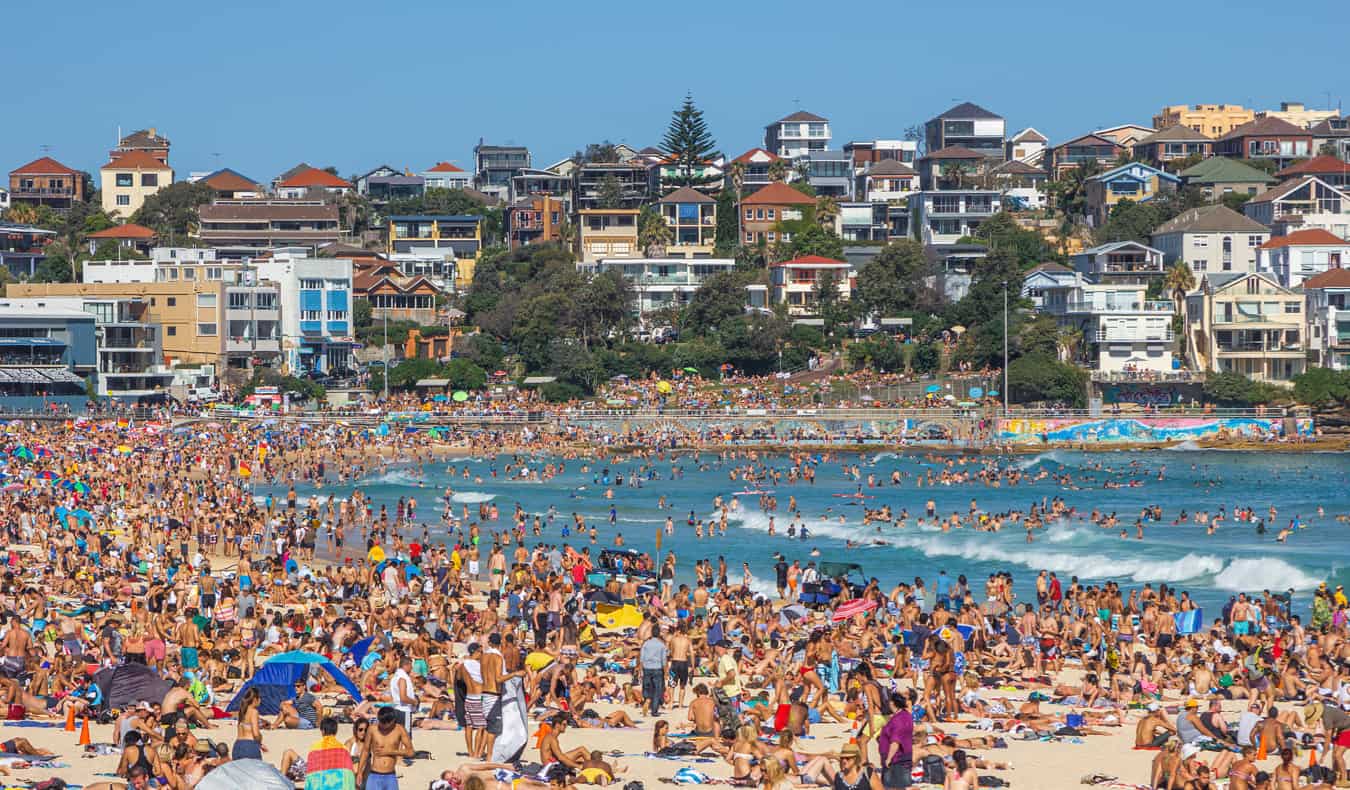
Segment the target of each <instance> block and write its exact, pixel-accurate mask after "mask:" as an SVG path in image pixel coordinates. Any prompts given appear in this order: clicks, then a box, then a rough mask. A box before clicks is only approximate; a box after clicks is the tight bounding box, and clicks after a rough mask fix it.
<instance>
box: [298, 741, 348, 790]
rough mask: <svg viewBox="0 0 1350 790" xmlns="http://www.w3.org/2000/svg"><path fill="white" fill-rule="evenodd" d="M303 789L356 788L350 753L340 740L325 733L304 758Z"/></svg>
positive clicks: (342, 789) (334, 789) (344, 789)
mask: <svg viewBox="0 0 1350 790" xmlns="http://www.w3.org/2000/svg"><path fill="white" fill-rule="evenodd" d="M305 790H356V771H355V769H354V768H353V767H352V755H351V753H350V752H348V751H347V747H345V746H343V745H342V741H339V740H338V739H337V738H335V737H333V736H331V735H325V736H324V737H322V738H320V739H319V740H318V741H316V742H315V743H314V745H313V746H311V747H309V755H308V756H307V757H306V758H305Z"/></svg>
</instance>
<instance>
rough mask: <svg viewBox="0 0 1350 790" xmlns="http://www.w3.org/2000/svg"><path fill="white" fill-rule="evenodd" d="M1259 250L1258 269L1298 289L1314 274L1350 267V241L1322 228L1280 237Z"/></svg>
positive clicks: (1283, 283)
mask: <svg viewBox="0 0 1350 790" xmlns="http://www.w3.org/2000/svg"><path fill="white" fill-rule="evenodd" d="M1256 252H1257V262H1256V270H1257V271H1259V272H1262V273H1264V274H1269V275H1271V276H1272V277H1274V279H1275V281H1276V282H1278V283H1279V284H1280V285H1283V286H1284V287H1286V288H1298V287H1300V286H1302V285H1303V283H1304V282H1305V281H1306V280H1308V279H1310V278H1312V277H1316V276H1318V275H1320V274H1324V273H1325V272H1327V271H1330V270H1331V269H1340V268H1342V267H1346V266H1350V241H1346V240H1345V239H1342V238H1340V237H1339V236H1334V235H1332V234H1331V233H1329V232H1327V231H1325V230H1323V229H1321V228H1309V229H1307V230H1296V231H1294V232H1292V233H1288V234H1286V235H1284V236H1276V237H1275V238H1273V239H1270V240H1268V241H1266V242H1265V243H1264V244H1262V245H1261V246H1260V248H1258V249H1257V251H1256Z"/></svg>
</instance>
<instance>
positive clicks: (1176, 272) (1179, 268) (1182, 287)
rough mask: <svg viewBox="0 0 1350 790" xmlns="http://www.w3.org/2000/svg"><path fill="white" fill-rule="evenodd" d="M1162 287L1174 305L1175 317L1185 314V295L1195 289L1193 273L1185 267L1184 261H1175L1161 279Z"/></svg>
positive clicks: (1189, 268) (1188, 267)
mask: <svg viewBox="0 0 1350 790" xmlns="http://www.w3.org/2000/svg"><path fill="white" fill-rule="evenodd" d="M1163 287H1164V288H1166V289H1167V293H1168V295H1170V296H1171V297H1172V302H1173V303H1174V304H1175V305H1176V311H1177V315H1182V314H1184V313H1185V312H1186V294H1188V293H1190V292H1191V291H1193V290H1194V289H1195V273H1194V272H1192V271H1191V267H1190V266H1187V265H1186V262H1185V261H1177V262H1176V263H1173V264H1172V266H1171V267H1170V268H1169V269H1168V270H1167V274H1166V275H1165V276H1164V277H1163Z"/></svg>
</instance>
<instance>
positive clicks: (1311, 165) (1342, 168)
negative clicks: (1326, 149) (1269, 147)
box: [1275, 155, 1350, 178]
mask: <svg viewBox="0 0 1350 790" xmlns="http://www.w3.org/2000/svg"><path fill="white" fill-rule="evenodd" d="M1323 173H1332V174H1335V173H1340V174H1343V175H1350V162H1344V161H1342V160H1340V159H1337V158H1336V157H1334V156H1326V155H1323V156H1315V157H1313V158H1312V159H1308V160H1306V161H1303V162H1298V163H1296V164H1292V165H1290V166H1289V167H1286V168H1285V169H1283V170H1281V171H1280V172H1278V173H1276V174H1275V175H1277V176H1279V177H1280V178H1290V177H1293V176H1311V175H1321V174H1323Z"/></svg>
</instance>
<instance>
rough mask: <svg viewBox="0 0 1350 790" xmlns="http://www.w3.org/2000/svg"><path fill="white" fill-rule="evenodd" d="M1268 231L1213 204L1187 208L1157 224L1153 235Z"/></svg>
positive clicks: (1263, 226) (1246, 217)
mask: <svg viewBox="0 0 1350 790" xmlns="http://www.w3.org/2000/svg"><path fill="white" fill-rule="evenodd" d="M1227 232H1233V233H1269V232H1270V229H1269V228H1267V227H1266V226H1265V225H1262V224H1261V223H1259V222H1257V221H1256V220H1254V219H1252V218H1251V217H1248V216H1247V215H1245V214H1239V213H1238V212H1236V211H1234V210H1232V209H1231V208H1229V207H1227V206H1224V205H1220V204H1217V203H1216V204H1214V205H1212V206H1200V207H1198V208H1192V209H1187V210H1185V211H1183V212H1181V213H1180V214H1178V215H1177V216H1175V217H1173V218H1172V219H1170V220H1168V221H1167V222H1164V223H1163V224H1161V225H1159V226H1158V227H1157V229H1156V230H1154V231H1153V235H1154V236H1161V235H1164V234H1168V233H1227Z"/></svg>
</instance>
